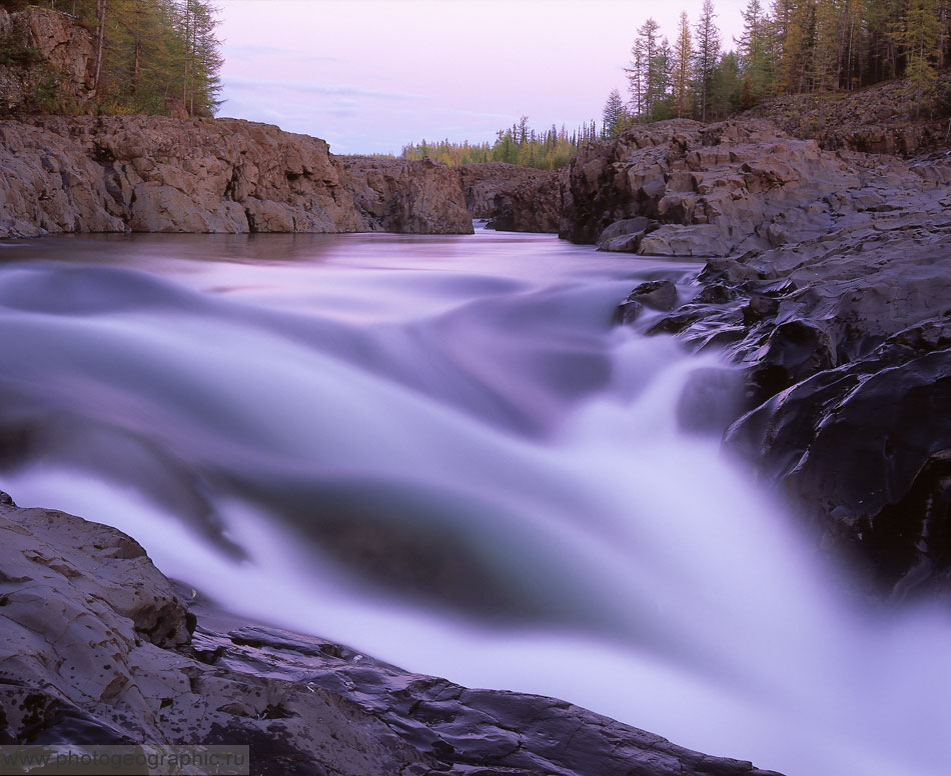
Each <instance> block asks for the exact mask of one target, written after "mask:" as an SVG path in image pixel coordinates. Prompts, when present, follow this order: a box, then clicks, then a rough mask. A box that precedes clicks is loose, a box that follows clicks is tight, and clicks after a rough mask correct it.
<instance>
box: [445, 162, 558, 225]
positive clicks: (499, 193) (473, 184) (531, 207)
mask: <svg viewBox="0 0 951 776" xmlns="http://www.w3.org/2000/svg"><path fill="white" fill-rule="evenodd" d="M458 169H459V175H460V177H461V179H462V188H463V191H464V192H465V197H466V206H467V207H468V208H469V212H470V213H471V214H472V217H473V218H484V219H487V220H488V223H487V224H486V226H487V227H488V228H489V229H498V230H500V231H506V232H552V233H555V232H557V231H558V230H559V228H560V225H561V183H560V179H559V173H558V172H557V171H554V170H535V169H532V168H530V167H519V166H517V165H514V164H504V163H502V162H486V163H484V164H464V165H462V166H461V167H459V168H458Z"/></svg>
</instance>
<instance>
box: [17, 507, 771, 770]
mask: <svg viewBox="0 0 951 776" xmlns="http://www.w3.org/2000/svg"><path fill="white" fill-rule="evenodd" d="M0 502H2V503H0V538H2V542H3V547H4V552H3V560H2V563H0V625H2V629H3V635H4V638H3V639H0V743H4V744H10V743H19V744H56V743H72V744H93V743H95V744H117V743H141V742H143V741H147V742H150V743H157V744H177V743H181V744H189V745H192V744H199V743H205V744H227V743H230V744H247V745H250V747H251V758H252V762H251V773H252V774H285V773H297V774H324V773H334V774H341V776H346V775H348V774H349V775H350V776H373V775H374V774H379V776H393V774H406V776H410V774H418V775H419V776H423V775H424V774H435V773H441V774H442V773H453V774H471V775H473V776H474V775H475V774H483V775H484V776H489V775H490V774H492V775H495V774H497V775H498V776H501V775H502V774H536V773H537V774H541V773H546V774H556V773H557V774H563V775H564V776H570V775H571V774H577V776H589V775H590V774H595V773H597V774H602V775H603V776H611V775H612V774H617V775H618V776H621V774H625V776H630V775H631V774H643V776H648V775H649V776H663V775H664V774H670V775H671V776H673V775H674V774H676V775H677V776H692V775H693V774H696V775H697V776H700V774H708V775H710V774H715V775H717V776H734V775H735V776H768V773H767V772H766V771H762V770H759V769H756V768H754V767H753V766H752V765H751V764H750V763H748V762H740V761H735V760H728V759H723V758H717V757H708V756H705V755H702V754H698V753H696V752H692V751H689V750H687V749H683V748H682V747H678V746H676V745H674V744H671V743H670V742H668V741H667V740H665V739H663V738H661V737H659V736H655V735H652V734H650V733H646V732H644V731H642V730H638V729H636V728H632V727H629V726H626V725H622V724H620V723H617V722H614V721H612V720H610V719H607V718H605V717H602V716H599V715H597V714H594V713H592V712H589V711H586V710H584V709H581V708H578V707H576V706H572V705H571V704H569V703H565V702H563V701H557V700H554V699H551V698H543V697H539V696H533V695H523V694H518V693H512V692H504V691H492V690H470V689H466V688H464V687H460V686H458V685H455V684H452V683H451V682H448V681H446V680H444V679H437V678H434V677H429V676H421V675H418V674H411V673H407V672H406V671H402V670H400V669H398V668H395V667H394V666H390V665H386V664H384V663H380V662H378V661H376V660H374V659H373V658H372V657H370V656H367V655H363V654H361V653H359V652H357V651H355V650H353V649H350V648H348V647H346V646H343V645H340V644H334V643H331V642H328V641H325V640H323V639H318V638H313V637H309V636H300V635H297V634H293V633H288V632H286V631H282V630H279V629H276V628H272V627H267V626H262V625H253V624H249V623H243V622H240V621H238V620H236V619H235V618H233V617H229V616H226V615H222V614H221V613H216V612H214V611H213V610H211V609H210V608H208V607H207V606H202V605H197V606H193V610H191V611H190V608H189V606H190V605H187V604H186V603H185V602H184V601H183V598H182V596H181V595H180V594H179V593H178V592H177V590H176V588H175V587H174V586H173V585H172V583H170V582H169V580H167V579H166V578H165V577H163V576H162V574H161V573H159V572H158V571H157V570H156V569H155V567H154V566H153V565H152V563H151V561H150V560H149V559H148V557H147V556H146V554H145V552H144V550H143V549H142V548H141V547H140V546H139V545H138V544H136V542H135V541H134V540H133V539H131V538H129V537H128V536H126V535H125V534H123V533H121V532H120V531H117V530H115V529H113V528H108V527H106V526H103V525H98V524H96V523H91V522H87V521H86V520H82V519H80V518H78V517H73V516H71V515H67V514H64V513H61V512H52V511H47V510H42V509H19V508H17V507H16V506H15V505H14V504H13V503H12V500H11V499H10V498H9V497H8V496H6V495H5V494H2V498H0ZM196 612H197V614H198V616H197V619H196V616H195V613H196ZM774 776H775V775H774Z"/></svg>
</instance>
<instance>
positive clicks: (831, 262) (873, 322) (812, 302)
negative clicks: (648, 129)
mask: <svg viewBox="0 0 951 776" xmlns="http://www.w3.org/2000/svg"><path fill="white" fill-rule="evenodd" d="M855 169H856V174H857V175H858V176H859V177H861V178H862V179H863V182H865V183H866V184H867V185H865V186H863V187H862V188H861V189H858V190H852V191H843V192H836V193H833V194H831V195H828V196H827V200H828V202H830V203H837V205H836V209H835V210H833V212H832V219H833V224H834V225H833V226H832V228H830V229H828V230H827V231H826V232H825V233H824V234H821V235H819V236H815V235H813V234H812V233H811V230H809V229H806V230H804V231H803V232H796V233H792V234H790V243H789V244H786V245H783V246H780V247H775V248H772V249H769V250H753V251H749V252H746V253H744V254H741V255H739V256H738V257H736V258H719V259H711V260H710V261H709V262H708V263H707V265H706V267H705V268H704V270H703V271H702V272H701V273H700V275H699V277H698V279H697V280H698V284H699V286H700V290H699V293H698V294H697V295H696V296H695V297H694V298H693V299H691V300H689V301H687V303H686V304H681V305H680V306H678V307H676V308H674V309H673V310H672V311H671V312H670V313H668V314H667V315H665V316H663V317H662V318H660V320H652V321H648V322H646V323H645V324H644V325H645V326H649V327H650V328H649V331H651V332H654V333H675V334H678V335H680V336H681V337H682V338H684V339H685V340H686V341H687V342H688V343H690V344H691V345H692V346H693V347H696V348H706V347H722V348H726V350H727V353H728V354H729V355H730V356H731V357H732V359H733V360H734V361H735V362H736V363H738V364H739V365H741V366H742V367H743V370H744V373H745V377H746V390H747V396H746V398H747V403H746V409H747V410H748V411H749V412H748V413H747V414H745V415H743V416H742V417H740V418H739V419H738V420H736V422H735V423H733V425H732V426H731V427H730V428H729V429H728V431H727V433H726V437H725V442H726V444H727V446H728V447H730V448H731V449H733V450H734V451H736V452H737V453H739V454H740V455H742V456H743V457H744V458H746V459H747V460H749V461H750V462H751V463H752V464H753V466H754V467H755V468H756V469H757V471H758V472H759V473H760V475H761V476H762V477H763V478H764V479H765V480H766V481H767V482H769V483H770V484H772V485H774V486H775V487H777V488H778V489H780V490H781V491H782V492H784V493H785V494H786V495H787V496H789V498H790V499H791V500H792V501H793V503H794V504H795V505H796V506H797V507H798V509H799V510H800V512H801V513H802V514H803V515H804V517H805V518H806V519H807V521H808V522H809V524H810V525H811V526H812V527H813V529H814V531H815V539H816V542H817V544H818V545H819V546H821V547H823V548H826V549H829V550H835V551H838V552H839V553H842V554H844V555H845V556H846V557H849V558H851V559H852V560H853V561H854V562H855V563H856V564H857V565H858V567H859V568H860V569H861V570H862V571H864V572H865V577H864V578H865V579H866V580H868V582H869V589H871V590H875V591H876V592H877V593H879V594H883V593H884V594H885V595H892V596H895V597H903V596H906V595H909V594H920V593H923V592H926V591H936V590H937V591H942V592H948V591H949V590H951V463H949V461H951V421H949V418H951V188H949V186H948V182H949V181H951V175H949V160H948V159H947V157H946V156H943V155H942V156H939V157H934V158H931V159H926V160H920V161H918V162H916V163H914V164H910V165H909V164H906V163H904V162H901V161H899V160H894V159H885V158H879V159H878V161H876V160H873V159H870V158H867V157H856V159H855ZM838 203H842V204H844V205H848V206H846V207H839V205H838ZM859 204H862V205H866V207H858V206H857V205H859ZM653 292H654V290H653V289H652V288H647V287H643V288H639V289H635V291H634V292H633V293H632V295H631V297H630V298H629V300H628V302H627V303H625V305H623V306H622V307H621V308H620V309H619V318H620V319H621V320H624V321H628V322H631V321H636V320H637V318H638V314H639V312H640V302H639V300H640V299H648V298H650V295H651V293H653Z"/></svg>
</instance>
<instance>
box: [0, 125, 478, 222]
mask: <svg viewBox="0 0 951 776" xmlns="http://www.w3.org/2000/svg"><path fill="white" fill-rule="evenodd" d="M122 231H132V232H232V233H243V232H374V231H395V232H413V233H419V234H435V233H463V234H465V233H470V232H471V231H472V223H471V219H470V217H469V214H468V212H467V210H466V207H465V199H464V196H463V192H462V187H461V185H460V182H459V178H458V176H457V175H455V174H454V173H453V172H452V171H451V170H450V169H449V168H448V167H445V166H443V165H437V164H433V163H432V162H428V161H423V162H405V161H399V160H392V161H377V160H360V159H358V160H347V159H339V158H335V157H333V156H332V155H331V154H330V153H329V148H328V146H327V144H326V143H325V142H324V141H323V140H319V139H317V138H313V137H309V136H307V135H297V134H292V133H290V132H283V131H281V130H280V129H278V128H277V127H274V126H270V125H266V124H257V123H254V122H248V121H241V120H238V119H216V120H212V119H172V118H166V117H161V116H99V117H93V116H71V117H63V116H29V117H25V118H24V119H22V120H20V121H16V120H6V121H0V236H6V237H26V236H37V235H41V234H47V233H61V232H122Z"/></svg>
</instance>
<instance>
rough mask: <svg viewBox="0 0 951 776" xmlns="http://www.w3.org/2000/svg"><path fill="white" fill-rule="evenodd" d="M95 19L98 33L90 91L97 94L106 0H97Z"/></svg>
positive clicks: (100, 71)
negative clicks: (93, 76) (97, 23)
mask: <svg viewBox="0 0 951 776" xmlns="http://www.w3.org/2000/svg"><path fill="white" fill-rule="evenodd" d="M96 20H97V21H98V22H99V35H98V41H97V43H96V77H95V79H94V80H93V87H92V92H93V95H94V96H95V97H98V96H99V77H100V76H101V75H102V49H103V41H104V40H105V34H106V0H97V3H96Z"/></svg>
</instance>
